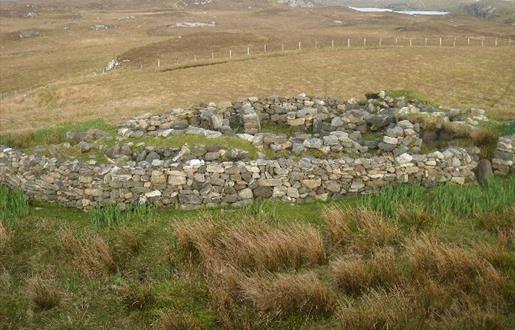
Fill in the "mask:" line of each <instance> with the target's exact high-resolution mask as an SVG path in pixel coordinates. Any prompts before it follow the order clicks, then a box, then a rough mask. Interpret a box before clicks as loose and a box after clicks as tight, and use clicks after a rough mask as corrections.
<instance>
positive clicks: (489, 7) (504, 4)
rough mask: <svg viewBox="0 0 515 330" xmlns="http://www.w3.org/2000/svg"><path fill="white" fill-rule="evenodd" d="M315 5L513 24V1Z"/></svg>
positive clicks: (345, 0) (320, 0)
mask: <svg viewBox="0 0 515 330" xmlns="http://www.w3.org/2000/svg"><path fill="white" fill-rule="evenodd" d="M313 1H314V2H315V3H316V4H317V5H325V6H355V7H381V8H390V9H395V10H404V9H421V10H424V9H426V10H430V9H431V10H446V11H450V12H452V13H454V14H462V15H464V14H465V15H472V16H476V17H480V18H486V19H492V20H498V21H502V22H504V23H514V22H515V0H479V1H478V0H313Z"/></svg>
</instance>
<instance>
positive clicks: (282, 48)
mask: <svg viewBox="0 0 515 330" xmlns="http://www.w3.org/2000/svg"><path fill="white" fill-rule="evenodd" d="M281 51H282V52H283V53H284V42H283V43H281Z"/></svg>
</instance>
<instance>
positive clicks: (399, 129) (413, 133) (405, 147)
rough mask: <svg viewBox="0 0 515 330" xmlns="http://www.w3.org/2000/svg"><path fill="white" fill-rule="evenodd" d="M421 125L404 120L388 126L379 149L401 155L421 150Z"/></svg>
mask: <svg viewBox="0 0 515 330" xmlns="http://www.w3.org/2000/svg"><path fill="white" fill-rule="evenodd" d="M419 132H420V127H419V125H418V124H415V125H414V124H413V123H411V122H410V121H408V120H402V121H400V122H398V123H397V125H395V126H393V127H391V128H388V129H387V130H386V135H385V136H384V137H383V141H382V142H380V143H379V144H378V147H379V149H381V150H383V151H385V152H393V153H394V154H395V155H400V154H403V153H405V152H408V151H413V152H415V153H418V152H420V147H421V145H422V139H421V138H420V137H419Z"/></svg>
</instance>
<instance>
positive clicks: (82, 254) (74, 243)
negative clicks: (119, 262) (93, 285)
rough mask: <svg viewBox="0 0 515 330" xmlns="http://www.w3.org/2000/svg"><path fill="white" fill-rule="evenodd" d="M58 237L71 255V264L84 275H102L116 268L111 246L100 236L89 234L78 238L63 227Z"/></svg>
mask: <svg viewBox="0 0 515 330" xmlns="http://www.w3.org/2000/svg"><path fill="white" fill-rule="evenodd" d="M60 239H61V241H62V244H63V247H64V249H65V251H66V252H68V253H69V254H70V255H71V256H72V262H73V265H74V266H75V267H76V268H77V269H78V270H79V271H80V272H81V273H82V274H84V275H85V276H88V277H96V276H103V275H107V274H111V273H113V272H115V271H116V270H117V266H116V263H115V261H114V259H113V255H112V252H111V248H110V247H109V245H108V244H107V243H106V242H105V241H104V240H103V239H102V238H101V237H100V236H98V235H96V234H90V235H88V236H86V237H85V238H83V239H79V238H77V237H75V236H74V234H73V232H72V231H71V230H66V229H65V230H63V231H61V233H60Z"/></svg>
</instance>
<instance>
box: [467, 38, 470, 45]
mask: <svg viewBox="0 0 515 330" xmlns="http://www.w3.org/2000/svg"><path fill="white" fill-rule="evenodd" d="M467 46H470V37H467Z"/></svg>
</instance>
